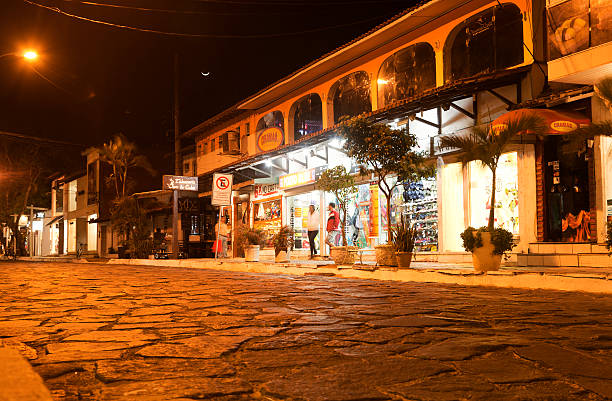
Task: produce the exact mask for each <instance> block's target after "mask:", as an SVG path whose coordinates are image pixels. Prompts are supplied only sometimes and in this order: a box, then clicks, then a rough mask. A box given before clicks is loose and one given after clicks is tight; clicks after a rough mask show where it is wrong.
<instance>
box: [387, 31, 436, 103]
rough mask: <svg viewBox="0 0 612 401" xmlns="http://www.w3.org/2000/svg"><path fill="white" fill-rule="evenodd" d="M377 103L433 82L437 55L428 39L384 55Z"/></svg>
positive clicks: (415, 91) (434, 83)
mask: <svg viewBox="0 0 612 401" xmlns="http://www.w3.org/2000/svg"><path fill="white" fill-rule="evenodd" d="M377 84H378V107H379V108H380V107H384V106H386V105H388V104H389V103H392V102H394V101H396V100H400V99H405V98H407V97H410V96H414V95H415V94H417V93H420V92H423V91H424V90H426V89H430V88H433V87H435V86H436V56H435V54H434V49H433V47H431V45H430V44H429V43H417V44H415V45H412V46H409V47H407V48H405V49H402V50H400V51H398V52H396V53H394V54H393V55H392V56H390V57H389V58H387V59H386V60H385V61H384V62H383V63H382V65H381V66H380V70H379V71H378V80H377Z"/></svg>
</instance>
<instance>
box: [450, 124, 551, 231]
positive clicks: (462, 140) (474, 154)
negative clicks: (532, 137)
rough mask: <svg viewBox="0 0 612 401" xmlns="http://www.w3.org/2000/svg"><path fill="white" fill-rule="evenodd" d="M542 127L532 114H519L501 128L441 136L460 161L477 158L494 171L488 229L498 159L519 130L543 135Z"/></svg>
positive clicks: (492, 216) (493, 211) (492, 221)
mask: <svg viewBox="0 0 612 401" xmlns="http://www.w3.org/2000/svg"><path fill="white" fill-rule="evenodd" d="M544 131H545V126H544V123H543V121H542V119H541V118H539V117H536V116H533V115H523V116H519V117H517V118H515V119H513V120H510V121H508V122H507V123H506V124H505V127H504V128H502V129H495V130H493V129H492V127H491V125H490V124H488V125H486V126H485V127H473V128H472V131H471V132H470V133H469V135H457V134H453V135H448V136H444V137H442V138H441V139H440V147H441V148H453V149H458V150H459V151H460V152H461V153H460V156H459V157H460V158H461V161H462V162H463V164H467V163H469V162H471V161H479V162H480V163H482V164H483V165H485V166H487V167H489V169H491V172H492V173H493V177H492V182H491V210H490V213H489V227H488V228H489V231H491V232H492V231H493V227H494V223H495V206H494V205H495V177H496V171H497V164H498V162H499V158H500V157H501V156H502V154H503V153H504V152H505V151H506V149H507V148H508V145H510V143H511V142H512V140H513V139H514V138H515V137H516V136H517V135H519V134H520V133H524V132H530V133H534V134H536V135H538V134H542V133H543V132H544Z"/></svg>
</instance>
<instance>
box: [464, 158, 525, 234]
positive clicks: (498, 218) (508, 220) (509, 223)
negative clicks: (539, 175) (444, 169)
mask: <svg viewBox="0 0 612 401" xmlns="http://www.w3.org/2000/svg"><path fill="white" fill-rule="evenodd" d="M469 169H470V225H471V226H472V227H476V228H478V227H482V226H486V225H488V223H489V211H490V210H491V179H492V173H491V170H490V169H489V168H488V167H484V166H482V165H481V164H480V163H479V162H476V161H473V162H470V164H469ZM495 226H496V227H501V228H505V229H506V230H508V231H510V232H511V233H512V234H515V235H518V234H519V209H518V165H517V152H510V153H505V154H503V155H502V157H500V159H499V163H498V166H497V171H496V183H495Z"/></svg>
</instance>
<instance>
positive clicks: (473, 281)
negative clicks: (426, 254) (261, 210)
mask: <svg viewBox="0 0 612 401" xmlns="http://www.w3.org/2000/svg"><path fill="white" fill-rule="evenodd" d="M107 263H108V264H114V265H136V266H166V267H184V268H194V269H215V270H225V271H233V272H248V273H271V274H292V275H299V276H303V275H325V276H330V275H333V276H336V277H344V278H358V279H371V280H387V281H401V282H420V283H443V284H459V285H468V286H492V287H503V288H521V289H532V290H536V289H542V290H559V291H583V292H591V293H602V294H612V280H611V278H612V274H610V273H608V272H607V271H605V272H604V271H602V272H601V273H598V272H587V273H585V272H580V271H574V272H572V271H567V272H554V271H524V270H514V269H502V270H500V271H497V272H488V273H478V272H475V271H474V270H473V269H406V270H397V271H395V270H392V269H384V268H381V269H378V270H375V271H367V270H357V269H353V268H351V267H350V266H339V267H336V266H334V265H332V267H329V266H319V267H309V266H307V265H296V264H291V263H288V264H286V263H267V262H236V261H221V262H220V261H215V260H202V259H200V260H193V259H179V260H171V259H168V260H150V259H110V260H109V261H108V262H107Z"/></svg>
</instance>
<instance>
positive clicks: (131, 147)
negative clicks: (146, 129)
mask: <svg viewBox="0 0 612 401" xmlns="http://www.w3.org/2000/svg"><path fill="white" fill-rule="evenodd" d="M95 150H96V151H97V152H99V154H100V160H102V161H103V162H105V163H107V164H109V165H110V166H111V167H112V169H113V172H112V174H111V176H109V177H106V182H107V184H110V185H113V186H114V188H115V194H116V196H117V198H122V197H125V196H126V194H127V192H128V191H129V185H128V179H129V175H128V171H129V170H130V169H132V168H142V169H145V170H146V171H148V172H149V173H150V174H151V175H155V170H153V167H151V164H150V163H149V161H148V160H147V158H146V157H145V156H142V155H140V154H138V148H137V147H136V144H135V143H134V142H130V141H129V140H128V139H127V138H126V137H125V135H123V134H118V135H115V136H114V137H113V138H112V139H111V140H110V141H109V142H108V143H105V144H103V145H102V146H101V147H97V148H95Z"/></svg>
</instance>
